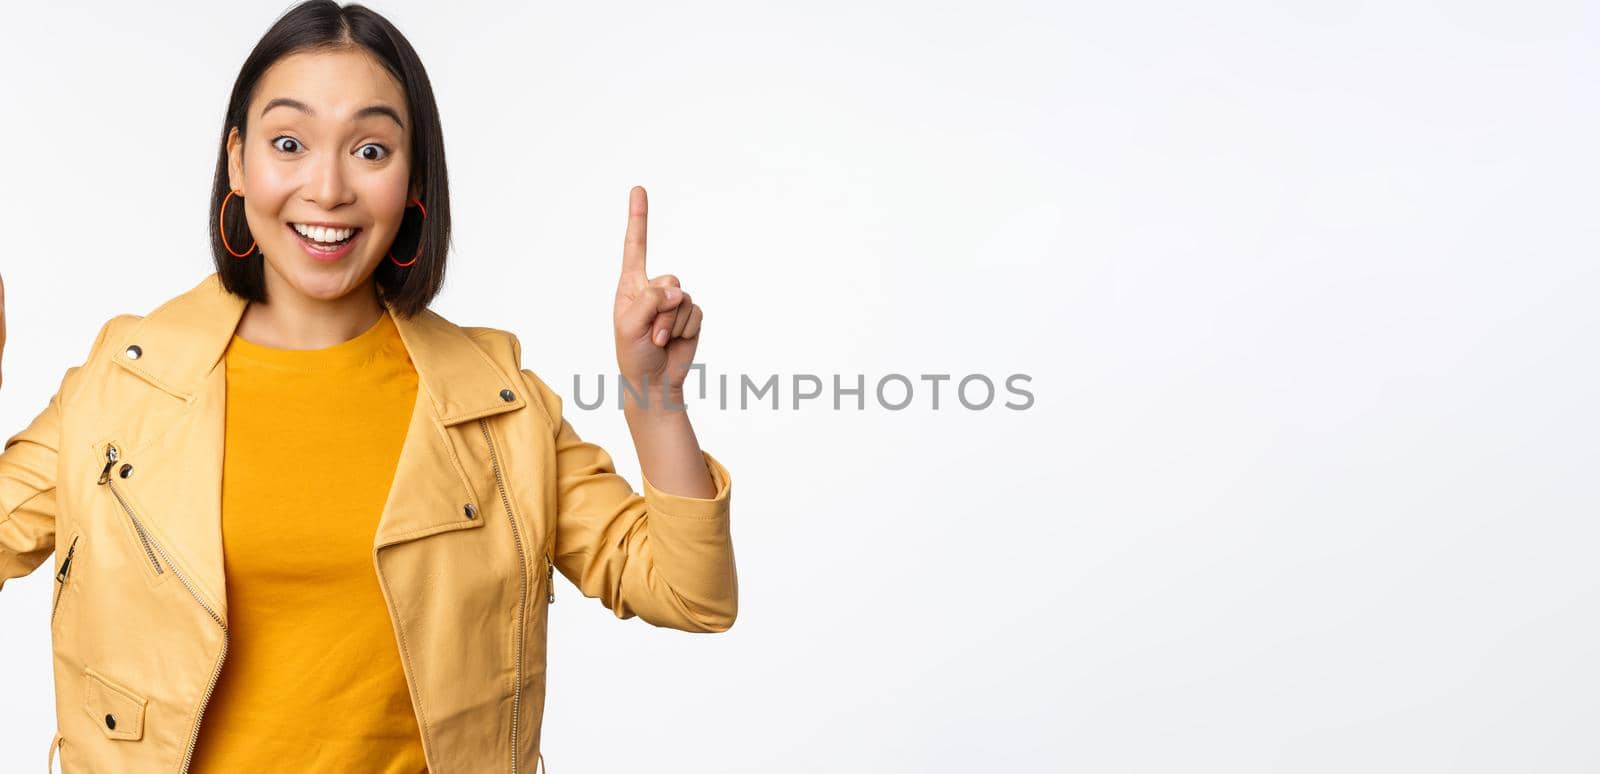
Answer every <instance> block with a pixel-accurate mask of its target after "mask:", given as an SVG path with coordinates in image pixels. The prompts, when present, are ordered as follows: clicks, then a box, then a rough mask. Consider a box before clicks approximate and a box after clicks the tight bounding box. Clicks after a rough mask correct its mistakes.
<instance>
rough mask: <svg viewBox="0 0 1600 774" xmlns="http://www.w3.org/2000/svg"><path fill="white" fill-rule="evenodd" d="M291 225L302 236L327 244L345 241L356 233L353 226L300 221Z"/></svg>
mask: <svg viewBox="0 0 1600 774" xmlns="http://www.w3.org/2000/svg"><path fill="white" fill-rule="evenodd" d="M289 225H291V226H293V227H294V230H295V231H298V232H300V235H301V236H303V237H305V238H307V239H311V240H314V241H317V242H323V243H325V244H332V243H334V242H343V241H344V240H346V239H349V238H350V236H351V235H352V234H354V233H356V230H355V229H353V228H324V227H322V226H305V225H301V224H299V223H291V224H289Z"/></svg>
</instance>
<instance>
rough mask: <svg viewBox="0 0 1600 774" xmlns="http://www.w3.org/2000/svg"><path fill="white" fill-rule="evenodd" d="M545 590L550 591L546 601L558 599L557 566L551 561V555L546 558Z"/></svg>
mask: <svg viewBox="0 0 1600 774" xmlns="http://www.w3.org/2000/svg"><path fill="white" fill-rule="evenodd" d="M544 575H545V582H544V587H545V590H547V591H549V592H550V596H549V597H548V598H547V599H546V600H545V601H546V602H555V601H556V566H555V565H554V564H552V563H551V562H550V557H548V556H546V557H545V558H544Z"/></svg>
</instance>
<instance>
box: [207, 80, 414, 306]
mask: <svg viewBox="0 0 1600 774" xmlns="http://www.w3.org/2000/svg"><path fill="white" fill-rule="evenodd" d="M248 126H249V134H248V135H247V136H245V137H242V138H241V137H240V136H239V134H238V131H237V129H235V130H234V131H232V132H230V133H229V137H228V160H229V163H228V171H229V180H230V183H231V185H232V187H233V188H235V189H240V190H242V191H243V196H244V208H245V217H246V219H247V221H248V222H249V224H250V233H251V235H252V236H253V237H254V238H255V240H256V243H257V245H258V246H259V247H260V249H261V253H262V255H263V256H265V260H266V273H267V275H268V276H267V286H268V292H269V298H270V294H271V292H272V291H273V290H274V289H275V288H276V289H280V290H288V291H290V292H294V293H298V294H301V295H303V296H306V297H309V298H313V299H319V300H333V299H336V298H340V297H342V296H344V295H345V294H346V293H349V292H351V291H352V290H354V289H356V288H362V287H367V286H368V281H369V279H370V278H371V276H372V272H373V270H374V269H376V268H377V266H378V262H379V261H382V260H386V259H387V258H386V255H387V253H388V251H389V247H390V244H391V242H392V241H393V239H394V235H395V233H396V232H397V231H398V230H399V228H400V221H401V217H402V216H403V215H404V213H405V207H406V202H407V200H408V199H409V198H410V197H411V196H412V195H414V194H415V192H413V191H408V190H407V185H408V181H409V180H410V174H411V158H410V147H411V116H410V115H409V113H408V111H407V110H406V101H405V95H404V94H403V93H402V92H401V88H400V83H399V82H398V81H397V80H395V78H394V77H393V76H391V75H390V74H389V73H388V71H387V70H385V69H383V65H381V64H379V63H378V62H377V60H375V59H373V58H372V57H371V55H370V54H367V53H365V52H364V51H361V50H348V51H318V52H302V53H296V54H291V55H289V56H286V57H284V58H283V59H280V60H278V62H277V63H275V64H273V65H272V67H271V68H269V69H268V70H267V72H266V74H265V75H263V76H262V78H261V81H260V83H259V84H258V86H257V89H256V93H255V95H254V96H253V97H252V99H251V103H250V106H249V120H248ZM235 198H237V197H235ZM229 206H238V205H237V203H234V202H230V203H229ZM318 226H320V227H322V228H318ZM341 229H342V230H341ZM350 229H354V233H353V234H349V230H350ZM305 231H309V232H310V236H303V235H302V232H305ZM347 235H348V238H346V239H345V240H344V241H343V243H341V244H338V245H337V246H336V247H335V246H333V245H331V244H323V243H324V242H337V241H338V240H340V238H341V237H346V236H347ZM245 244H247V245H248V244H249V243H248V242H246V243H245ZM235 249H237V248H235ZM396 257H397V258H398V259H399V260H401V261H407V260H410V258H411V256H409V255H397V256H396ZM272 275H276V277H274V276H272Z"/></svg>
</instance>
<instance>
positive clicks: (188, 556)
mask: <svg viewBox="0 0 1600 774" xmlns="http://www.w3.org/2000/svg"><path fill="white" fill-rule="evenodd" d="M246 305H247V302H246V301H245V300H244V299H242V298H239V297H238V296H235V295H233V294H232V293H229V292H228V291H227V290H226V289H225V288H223V286H222V282H221V278H220V277H219V276H218V275H217V274H216V273H212V274H210V275H209V276H207V277H206V278H205V279H204V280H202V281H201V282H200V283H199V284H197V285H195V286H194V287H193V288H191V289H190V290H188V291H186V292H184V293H182V294H181V295H178V296H176V297H174V298H172V299H171V300H169V301H167V302H166V303H164V304H162V305H161V306H159V307H157V308H156V309H155V310H153V311H152V312H151V313H150V314H148V315H146V316H144V317H143V318H142V319H140V320H139V322H138V323H137V324H135V325H134V326H133V327H132V328H130V329H129V330H128V332H127V333H126V334H125V335H124V336H123V338H122V339H121V340H120V341H115V342H111V343H112V345H113V349H112V350H111V352H112V354H111V357H112V359H113V360H114V361H115V362H116V364H117V365H118V366H120V367H121V368H123V369H126V370H127V371H129V372H131V373H133V374H135V375H137V376H138V377H139V378H140V379H142V380H143V381H144V382H146V383H148V384H149V385H150V386H151V387H153V388H155V389H156V390H158V391H159V392H160V393H163V394H164V395H160V394H149V395H130V396H127V397H126V399H123V398H122V397H120V396H119V397H117V398H115V399H114V406H115V407H114V408H113V409H112V411H111V412H110V415H109V417H108V419H109V425H110V427H108V430H107V434H106V435H103V436H101V438H99V439H98V440H97V441H95V446H96V451H97V453H103V446H104V444H105V443H107V442H112V443H116V444H117V446H118V448H119V449H120V450H121V451H122V453H123V458H124V459H126V460H128V461H130V462H132V463H133V464H134V465H135V466H136V469H137V470H138V471H139V475H138V476H137V477H136V478H130V479H129V480H128V481H126V482H119V483H120V484H121V485H122V486H123V487H124V488H125V489H126V490H128V491H129V492H131V493H132V497H131V499H132V500H133V503H134V506H135V507H136V508H137V509H138V513H139V516H140V517H141V519H143V520H144V521H145V522H146V524H147V525H149V528H150V529H152V530H153V531H154V532H155V533H156V538H157V539H158V540H160V541H162V544H163V545H164V546H166V547H167V548H168V550H169V552H171V553H172V554H173V559H174V560H175V561H178V562H181V563H183V565H184V566H183V567H182V568H181V569H182V570H183V571H184V572H185V574H186V575H187V576H189V577H190V578H192V579H193V580H194V581H195V582H196V584H197V585H198V586H199V587H200V588H201V589H202V591H203V592H204V593H207V594H208V595H209V596H210V597H211V599H212V601H213V602H214V603H215V604H216V606H217V609H218V611H219V613H222V614H223V615H225V612H223V611H225V610H226V589H225V582H224V581H225V574H224V571H223V560H222V527H221V525H222V513H221V510H222V464H223V448H224V446H223V444H224V438H225V427H224V425H225V421H224V420H225V418H226V399H227V383H226V373H227V370H226V368H225V367H224V365H225V364H224V363H223V362H222V358H223V355H224V353H225V352H226V350H227V346H228V343H229V342H230V341H231V340H232V337H233V334H234V331H235V330H236V329H237V327H238V323H239V320H240V318H241V316H242V315H243V313H244V309H245V307H246ZM387 313H388V314H389V315H390V316H391V317H392V318H393V319H394V322H395V327H396V329H397V330H398V331H399V334H400V338H401V340H402V341H403V342H404V344H405V346H406V350H407V352H408V353H409V354H410V356H411V361H412V366H413V367H414V368H415V369H416V371H417V381H418V391H419V394H418V396H417V401H416V408H415V409H414V411H413V412H412V416H411V419H410V424H409V425H408V429H407V433H406V439H405V442H404V444H403V446H402V447H401V453H400V458H399V462H398V464H397V466H396V471H395V477H394V482H393V484H392V486H391V488H390V491H389V496H388V499H387V501H386V502H385V504H384V508H383V513H382V516H381V518H380V519H379V522H378V528H377V531H376V534H375V535H374V541H373V544H374V546H375V547H377V546H383V545H387V544H390V543H395V542H400V541H403V540H411V539H415V538H420V537H424V536H427V535H431V534H437V533H439V532H444V531H449V530H453V529H462V528H472V527H477V526H481V525H482V524H483V519H481V518H477V519H469V518H465V517H464V516H463V507H464V505H465V504H466V503H469V502H470V503H473V504H474V505H475V506H476V507H478V510H479V512H482V511H483V508H482V504H481V503H479V502H478V498H479V496H480V492H479V490H480V489H481V488H482V486H481V484H478V483H475V482H474V477H473V476H471V475H469V474H468V473H467V471H465V470H463V469H462V467H461V463H460V461H459V460H461V459H463V457H464V455H462V454H461V453H459V452H458V450H456V449H454V448H453V443H452V440H451V438H452V435H453V434H455V435H459V433H460V432H461V431H460V430H451V429H450V428H452V427H453V426H455V425H458V424H461V423H464V422H468V421H470V420H474V419H477V418H480V417H486V416H491V415H494V414H499V413H503V412H507V411H513V410H516V409H520V408H522V407H524V406H525V405H527V400H528V396H526V395H524V394H523V392H522V390H521V389H518V384H519V380H516V379H514V376H515V375H514V374H508V373H506V370H507V369H504V368H502V367H501V366H500V365H498V364H496V363H495V362H494V361H493V360H491V359H490V358H489V356H488V355H486V354H485V353H484V352H483V350H481V349H479V348H478V346H477V345H476V344H474V343H473V342H472V340H471V338H470V337H469V336H468V335H467V333H466V331H464V330H462V329H461V328H460V327H459V326H457V325H455V324H454V323H451V322H449V321H448V320H445V319H444V318H443V317H441V316H439V315H438V314H436V313H434V312H433V311H432V310H424V311H423V312H422V313H420V314H418V315H416V316H415V317H413V318H411V319H406V318H404V317H401V316H399V315H397V314H395V313H394V311H393V310H392V309H389V310H388V311H387ZM134 353H137V354H136V355H134ZM507 389H510V391H511V392H510V393H509V395H510V400H507V399H506V398H505V397H504V396H502V391H503V390H507ZM446 466H448V467H446ZM96 472H97V473H98V471H96Z"/></svg>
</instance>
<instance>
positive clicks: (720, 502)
mask: <svg viewBox="0 0 1600 774" xmlns="http://www.w3.org/2000/svg"><path fill="white" fill-rule="evenodd" d="M700 454H701V456H703V457H705V460H706V470H707V471H709V472H710V473H711V485H712V486H713V487H715V488H716V491H717V493H716V494H715V495H713V496H711V497H710V498H704V497H684V496H683V495H676V494H671V493H669V492H663V491H661V490H660V489H657V488H656V487H655V485H654V484H652V483H650V479H649V478H648V477H645V479H644V499H645V501H646V502H648V503H649V504H650V511H651V512H652V513H664V514H666V515H668V516H676V517H679V518H685V519H718V518H727V517H728V505H729V501H730V499H731V497H730V495H731V494H732V492H733V477H732V476H730V475H729V474H728V469H727V468H725V467H723V466H722V463H721V462H718V461H717V458H716V457H713V456H711V454H710V453H709V452H707V451H705V450H704V449H701V450H700Z"/></svg>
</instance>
